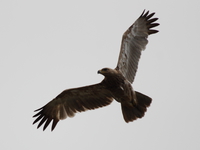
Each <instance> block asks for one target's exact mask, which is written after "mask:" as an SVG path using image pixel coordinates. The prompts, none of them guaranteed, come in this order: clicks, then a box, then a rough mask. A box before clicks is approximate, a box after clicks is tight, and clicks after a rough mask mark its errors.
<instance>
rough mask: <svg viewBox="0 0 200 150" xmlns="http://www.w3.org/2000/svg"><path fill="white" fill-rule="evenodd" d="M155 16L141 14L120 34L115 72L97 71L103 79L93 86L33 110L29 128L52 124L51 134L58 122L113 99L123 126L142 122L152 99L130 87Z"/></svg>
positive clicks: (154, 24)
mask: <svg viewBox="0 0 200 150" xmlns="http://www.w3.org/2000/svg"><path fill="white" fill-rule="evenodd" d="M154 14H155V13H149V11H147V12H146V11H145V10H144V11H143V12H142V14H141V15H140V17H139V18H138V19H137V20H136V21H135V22H134V23H133V24H132V25H131V26H130V27H129V28H128V29H127V31H126V32H125V33H124V34H123V37H122V42H121V49H120V54H119V58H118V63H117V66H116V68H115V69H111V68H103V69H101V70H98V73H99V74H102V75H103V76H104V79H103V80H102V81H101V82H100V83H97V84H94V85H89V86H84V87H79V88H72V89H67V90H64V91H63V92H61V93H60V94H59V95H58V96H57V97H55V98H54V99H53V100H51V101H50V102H49V103H47V104H46V105H45V106H43V107H41V108H39V109H37V110H35V111H37V114H35V115H34V116H33V117H36V119H35V121H34V122H33V124H35V123H36V122H38V121H39V124H38V126H37V128H39V127H40V126H41V125H43V124H44V126H43V130H45V129H46V128H47V126H48V125H49V124H50V122H52V127H51V130H52V131H53V130H54V128H55V127H56V125H57V123H58V122H59V121H60V120H63V119H66V118H67V117H73V116H74V115H75V113H77V112H83V111H86V110H91V109H96V108H99V107H103V106H106V105H109V104H110V103H111V102H112V101H113V99H115V100H116V101H117V102H119V103H121V109H122V114H123V117H124V120H125V122H127V123H128V122H131V121H134V120H136V119H137V118H142V117H143V116H144V114H145V112H146V110H147V107H149V106H150V104H151V101H152V99H151V98H150V97H148V96H146V95H144V94H142V93H140V92H137V91H134V90H133V88H132V86H131V84H132V83H133V81H134V77H135V74H136V71H137V68H138V62H139V59H140V55H141V52H142V50H144V49H145V46H146V45H147V43H148V40H147V38H148V35H150V34H154V33H157V32H158V30H154V29H152V28H153V27H156V26H158V25H159V24H158V23H155V22H156V20H158V18H152V17H153V16H154Z"/></svg>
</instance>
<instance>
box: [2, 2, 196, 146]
mask: <svg viewBox="0 0 200 150" xmlns="http://www.w3.org/2000/svg"><path fill="white" fill-rule="evenodd" d="M144 9H146V10H150V11H151V12H156V15H155V17H158V18H159V20H158V21H157V22H159V23H160V26H159V27H157V28H156V29H158V30H159V31H160V32H159V33H158V34H155V35H151V36H149V38H148V40H149V43H148V45H147V47H146V50H145V51H144V52H143V53H142V57H141V59H140V63H139V69H138V72H137V75H136V78H135V82H134V83H133V88H134V89H135V90H137V91H140V92H142V93H144V94H146V95H148V96H150V97H152V98H153V102H152V105H151V106H150V108H149V109H148V111H147V113H146V115H145V117H144V118H142V119H139V120H137V121H134V122H131V123H128V124H127V123H125V121H124V120H123V116H122V112H121V106H120V104H119V103H117V102H115V101H114V102H113V103H112V104H111V105H109V106H107V107H104V108H100V109H96V110H92V111H87V112H83V113H78V114H76V116H75V117H74V118H67V119H66V120H64V121H60V122H59V123H58V125H57V127H56V128H55V130H54V131H53V132H51V131H50V128H47V129H46V131H45V132H43V131H42V129H37V128H36V127H37V126H36V125H32V122H33V121H34V119H33V118H32V116H33V115H34V112H33V111H34V110H35V109H38V108H40V107H42V106H43V105H45V104H46V103H47V102H49V101H50V100H52V99H53V98H54V97H55V96H57V95H58V94H59V93H60V92H62V91H63V90H64V89H67V88H73V87H79V86H84V85H90V84H94V83H98V82H100V81H101V80H102V79H103V76H101V75H98V74H97V70H99V69H101V68H103V67H111V68H115V67H116V64H117V59H118V55H119V48H120V44H121V37H122V34H123V33H124V31H125V30H126V29H127V28H128V27H129V26H130V25H131V24H132V23H133V22H134V21H135V20H136V19H137V18H138V17H139V16H140V14H141V13H142V11H143V10H144ZM199 14H200V10H199V1H198V0H190V1H188V0H184V1H179V2H178V1H176V2H175V1H174V0H167V1H161V0H151V1H148V0H140V1H137V0H118V1H116V0H101V1H94V0H84V1H82V0H77V1H73V2H72V1H70V2H69V1H66V0H61V1H60V0H59V1H50V0H34V1H26V0H18V1H15V0H2V1H1V2H0V41H1V42H0V43H1V44H0V67H1V78H0V91H1V94H0V101H1V109H0V113H1V128H0V132H1V135H0V138H1V146H0V147H1V149H3V150H11V149H20V150H27V149H30V150H32V149H47V150H55V149H70V150H79V149H85V150H102V149H106V150H107V149H116V150H122V149H124V150H133V149H135V150H178V149H181V150H188V149H191V150H198V149H200V129H199V127H200V117H199V115H200V109H199V106H200V102H199V101H200V99H199V97H200V83H199V76H200V67H199V65H200V58H199V57H200V52H199V51H200V47H199V43H200V42H199V39H200V28H199V27H200V19H199Z"/></svg>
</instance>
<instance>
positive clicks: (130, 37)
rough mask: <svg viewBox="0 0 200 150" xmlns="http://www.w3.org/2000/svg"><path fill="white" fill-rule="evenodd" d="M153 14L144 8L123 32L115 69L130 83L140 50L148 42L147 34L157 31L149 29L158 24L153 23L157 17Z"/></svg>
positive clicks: (135, 69)
mask: <svg viewBox="0 0 200 150" xmlns="http://www.w3.org/2000/svg"><path fill="white" fill-rule="evenodd" d="M154 14H155V13H151V14H149V11H147V12H145V10H144V11H143V13H142V14H141V16H140V17H139V18H138V19H137V20H136V21H135V22H134V23H133V24H132V25H131V26H130V27H129V28H128V30H127V31H126V32H125V33H124V34H123V37H122V43H121V50H120V54H119V59H118V63H117V67H116V69H117V70H119V71H120V72H121V73H122V74H123V75H124V77H125V78H126V79H127V80H129V82H131V83H132V82H133V80H134V77H135V74H136V71H137V68H138V62H139V59H140V55H141V51H142V50H144V49H145V46H146V45H147V43H148V40H147V37H148V35H150V34H154V33H157V32H158V31H157V30H153V29H151V28H153V27H156V26H158V25H159V24H158V23H155V21H156V20H158V18H152V17H153V15H154Z"/></svg>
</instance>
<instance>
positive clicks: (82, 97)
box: [33, 83, 113, 130]
mask: <svg viewBox="0 0 200 150" xmlns="http://www.w3.org/2000/svg"><path fill="white" fill-rule="evenodd" d="M112 100H113V98H112V96H111V94H110V92H109V91H108V90H107V89H106V88H105V86H103V84H101V83H99V84H95V85H91V86H85V87H80V88H74V89H68V90H65V91H63V92H62V93H60V94H59V95H58V96H57V97H56V98H55V99H53V100H52V101H50V102H49V103H47V104H46V105H45V106H43V107H42V108H40V109H37V110H35V111H39V112H38V113H37V114H35V115H34V116H33V117H37V118H36V119H35V121H34V122H33V124H34V123H36V122H38V121H40V122H39V124H38V128H39V127H40V126H41V125H42V124H44V127H43V130H45V129H46V127H47V126H48V125H49V123H50V122H51V121H52V120H53V123H52V128H51V130H53V129H54V128H55V126H56V124H57V123H58V121H59V120H62V119H65V118H67V117H73V116H74V115H75V113H76V112H82V111H86V110H91V109H95V108H99V107H103V106H106V105H109V104H110V103H111V102H112Z"/></svg>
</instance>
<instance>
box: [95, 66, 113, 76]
mask: <svg viewBox="0 0 200 150" xmlns="http://www.w3.org/2000/svg"><path fill="white" fill-rule="evenodd" d="M97 73H99V74H102V75H104V76H109V75H113V74H116V73H117V71H116V70H114V69H111V68H103V69H101V70H98V72H97Z"/></svg>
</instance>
